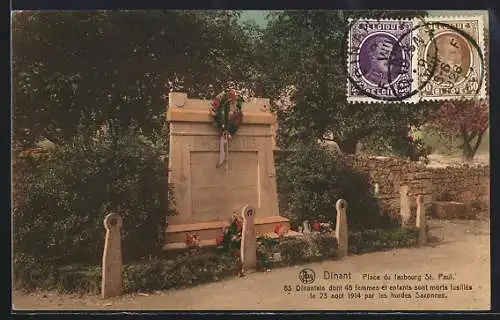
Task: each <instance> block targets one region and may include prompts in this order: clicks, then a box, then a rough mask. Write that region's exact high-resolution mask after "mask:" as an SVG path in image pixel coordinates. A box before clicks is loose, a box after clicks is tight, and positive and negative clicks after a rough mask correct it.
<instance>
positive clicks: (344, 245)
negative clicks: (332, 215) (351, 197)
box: [335, 199, 349, 258]
mask: <svg viewBox="0 0 500 320" xmlns="http://www.w3.org/2000/svg"><path fill="white" fill-rule="evenodd" d="M336 208H337V225H336V226H335V237H336V238H337V242H338V250H337V252H338V253H337V255H338V257H340V258H342V257H345V256H347V250H348V248H349V247H348V239H349V237H348V232H347V214H346V211H347V201H345V200H344V199H340V200H338V201H337V204H336Z"/></svg>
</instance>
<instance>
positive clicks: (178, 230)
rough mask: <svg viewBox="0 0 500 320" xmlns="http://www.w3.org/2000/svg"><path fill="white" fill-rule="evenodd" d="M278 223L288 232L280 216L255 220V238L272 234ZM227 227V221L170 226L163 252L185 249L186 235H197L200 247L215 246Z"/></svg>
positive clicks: (283, 219) (285, 220) (284, 220)
mask: <svg viewBox="0 0 500 320" xmlns="http://www.w3.org/2000/svg"><path fill="white" fill-rule="evenodd" d="M278 223H281V225H282V226H283V227H284V228H285V230H290V221H289V220H288V219H287V218H285V217H281V216H270V217H260V218H255V230H256V236H257V237H260V236H263V235H265V234H268V233H272V232H274V226H275V225H276V224H278ZM228 226H229V221H227V220H220V221H212V222H197V223H186V224H177V225H172V226H169V227H168V228H167V231H166V233H167V234H166V239H167V240H166V241H167V242H166V244H165V245H164V246H163V249H164V250H180V249H186V248H187V245H186V243H185V237H186V233H189V234H198V235H199V236H200V246H202V247H205V246H215V245H216V242H215V239H216V237H217V236H219V235H221V234H222V229H223V228H224V227H228Z"/></svg>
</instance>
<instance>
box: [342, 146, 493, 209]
mask: <svg viewBox="0 0 500 320" xmlns="http://www.w3.org/2000/svg"><path fill="white" fill-rule="evenodd" d="M343 158H344V160H345V162H346V163H347V164H348V165H349V166H350V167H352V168H354V169H356V170H359V171H361V172H365V173H367V174H369V176H370V179H371V182H372V184H373V185H375V184H378V185H379V199H380V203H381V205H382V207H383V208H384V209H385V210H387V211H388V212H391V213H397V212H399V209H400V193H399V190H400V187H401V186H403V185H408V187H409V195H410V199H411V201H412V207H415V206H416V203H415V201H416V200H415V196H416V195H417V194H420V195H423V196H424V202H425V203H426V205H430V202H431V201H436V200H446V201H449V200H453V201H460V202H463V203H465V204H466V205H467V206H478V205H479V206H480V207H482V208H483V210H487V208H489V201H490V200H489V199H490V198H489V197H490V196H489V194H490V191H489V188H490V168H489V166H474V167H472V166H467V165H463V166H459V167H446V168H431V167H427V166H425V165H424V164H421V163H417V162H411V161H406V160H402V159H398V158H391V157H364V156H358V155H346V156H344V157H343Z"/></svg>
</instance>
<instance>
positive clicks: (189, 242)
mask: <svg viewBox="0 0 500 320" xmlns="http://www.w3.org/2000/svg"><path fill="white" fill-rule="evenodd" d="M184 241H185V242H186V244H187V245H191V244H192V243H193V236H191V235H189V234H187V233H186V237H185V239H184Z"/></svg>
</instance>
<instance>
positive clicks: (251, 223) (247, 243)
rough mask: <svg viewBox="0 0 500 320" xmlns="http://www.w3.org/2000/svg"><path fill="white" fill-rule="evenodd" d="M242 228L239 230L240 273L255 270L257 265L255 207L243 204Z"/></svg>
mask: <svg viewBox="0 0 500 320" xmlns="http://www.w3.org/2000/svg"><path fill="white" fill-rule="evenodd" d="M241 216H242V217H243V229H242V231H241V248H240V254H241V265H242V270H241V272H242V274H245V273H248V272H250V271H253V270H255V268H256V267H257V238H256V235H255V208H254V207H252V206H249V205H248V206H245V207H244V208H243V210H242V212H241Z"/></svg>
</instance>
